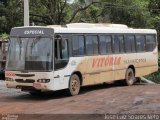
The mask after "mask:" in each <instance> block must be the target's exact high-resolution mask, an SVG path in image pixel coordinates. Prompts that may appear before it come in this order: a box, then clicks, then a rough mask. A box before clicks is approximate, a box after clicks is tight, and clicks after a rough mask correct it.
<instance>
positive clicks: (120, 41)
mask: <svg viewBox="0 0 160 120" xmlns="http://www.w3.org/2000/svg"><path fill="white" fill-rule="evenodd" d="M117 38H118V39H119V45H120V52H121V53H124V38H123V36H117Z"/></svg>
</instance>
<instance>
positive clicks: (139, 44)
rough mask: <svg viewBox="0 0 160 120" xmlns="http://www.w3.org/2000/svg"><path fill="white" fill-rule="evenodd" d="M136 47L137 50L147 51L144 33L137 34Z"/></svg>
mask: <svg viewBox="0 0 160 120" xmlns="http://www.w3.org/2000/svg"><path fill="white" fill-rule="evenodd" d="M136 48H137V52H143V51H145V37H144V35H137V36H136Z"/></svg>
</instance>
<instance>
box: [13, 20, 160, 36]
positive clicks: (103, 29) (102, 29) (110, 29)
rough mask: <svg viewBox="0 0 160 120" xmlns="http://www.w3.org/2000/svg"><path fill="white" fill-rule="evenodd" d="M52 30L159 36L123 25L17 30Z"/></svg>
mask: <svg viewBox="0 0 160 120" xmlns="http://www.w3.org/2000/svg"><path fill="white" fill-rule="evenodd" d="M30 27H32V28H50V29H54V33H81V34H83V33H137V34H139V33H140V34H157V32H156V30H155V29H134V28H129V27H128V26H127V25H123V24H103V23H97V24H92V23H71V24H66V25H48V26H28V27H16V28H30ZM13 29H14V28H13Z"/></svg>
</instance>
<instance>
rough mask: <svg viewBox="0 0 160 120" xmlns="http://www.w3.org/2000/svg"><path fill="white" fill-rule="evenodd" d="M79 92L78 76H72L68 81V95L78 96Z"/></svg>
mask: <svg viewBox="0 0 160 120" xmlns="http://www.w3.org/2000/svg"><path fill="white" fill-rule="evenodd" d="M79 91H80V79H79V76H78V75H76V74H73V75H72V76H71V78H70V81H69V94H70V95H72V96H74V95H78V93H79Z"/></svg>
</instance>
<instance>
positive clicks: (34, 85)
mask: <svg viewBox="0 0 160 120" xmlns="http://www.w3.org/2000/svg"><path fill="white" fill-rule="evenodd" d="M33 87H35V88H41V84H40V83H33Z"/></svg>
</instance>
